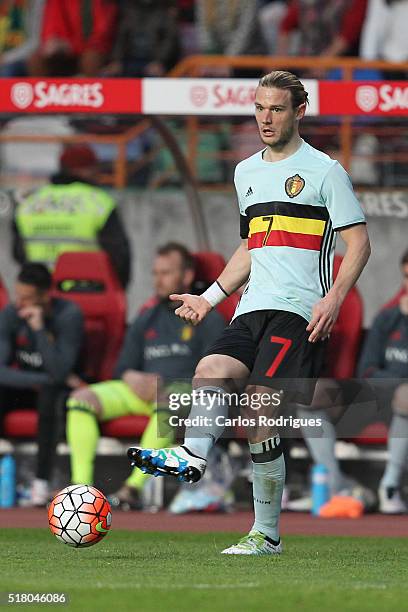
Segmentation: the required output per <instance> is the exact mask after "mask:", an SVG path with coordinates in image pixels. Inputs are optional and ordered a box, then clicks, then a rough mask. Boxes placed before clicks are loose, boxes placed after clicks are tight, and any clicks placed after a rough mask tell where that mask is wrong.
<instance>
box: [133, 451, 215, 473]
mask: <svg viewBox="0 0 408 612" xmlns="http://www.w3.org/2000/svg"><path fill="white" fill-rule="evenodd" d="M127 455H128V458H129V460H130V464H131V466H132V467H138V468H139V469H140V470H142V472H144V473H145V474H152V475H153V476H174V477H175V478H177V479H178V480H181V481H183V482H198V481H199V480H200V478H201V477H202V476H203V475H204V472H205V468H206V467H207V461H206V460H205V459H203V458H202V457H198V456H197V455H194V454H193V453H192V452H191V451H189V450H188V448H186V447H185V446H175V447H173V448H159V449H154V448H138V447H137V446H136V447H132V448H129V449H128V452H127Z"/></svg>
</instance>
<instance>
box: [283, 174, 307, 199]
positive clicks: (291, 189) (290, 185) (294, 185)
mask: <svg viewBox="0 0 408 612" xmlns="http://www.w3.org/2000/svg"><path fill="white" fill-rule="evenodd" d="M304 186H305V179H303V178H302V177H301V176H300V175H299V174H295V175H294V176H290V177H289V178H287V179H286V181H285V191H286V193H287V194H288V196H289V197H290V198H294V197H296V196H297V195H299V193H300V192H301V191H302V189H303V187H304Z"/></svg>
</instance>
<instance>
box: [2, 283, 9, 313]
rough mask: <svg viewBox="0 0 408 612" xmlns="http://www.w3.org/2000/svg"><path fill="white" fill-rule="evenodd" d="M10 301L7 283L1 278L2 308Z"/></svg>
mask: <svg viewBox="0 0 408 612" xmlns="http://www.w3.org/2000/svg"><path fill="white" fill-rule="evenodd" d="M8 302H9V295H8V291H7V288H6V286H5V284H4V283H3V281H2V280H1V278H0V310H1V309H2V308H4V306H5V305H6V304H8Z"/></svg>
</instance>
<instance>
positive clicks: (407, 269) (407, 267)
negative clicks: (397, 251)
mask: <svg viewBox="0 0 408 612" xmlns="http://www.w3.org/2000/svg"><path fill="white" fill-rule="evenodd" d="M401 271H402V284H403V285H404V289H405V291H406V292H407V293H408V264H404V265H403V266H402V268H401Z"/></svg>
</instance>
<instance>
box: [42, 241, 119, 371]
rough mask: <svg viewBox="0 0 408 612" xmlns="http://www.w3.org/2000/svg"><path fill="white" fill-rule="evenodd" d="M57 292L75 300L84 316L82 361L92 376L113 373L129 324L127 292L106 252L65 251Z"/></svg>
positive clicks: (58, 270)
mask: <svg viewBox="0 0 408 612" xmlns="http://www.w3.org/2000/svg"><path fill="white" fill-rule="evenodd" d="M53 283H54V290H53V291H54V295H56V296H59V297H63V298H65V299H69V300H73V301H74V302H75V303H76V304H78V306H79V307H80V308H81V310H82V312H83V314H84V318H85V343H84V351H83V363H84V368H85V372H84V373H85V375H86V376H87V377H88V378H89V379H91V380H96V381H99V380H108V379H110V378H111V377H112V373H113V368H114V366H115V363H116V360H117V357H118V355H119V351H120V349H121V346H122V342H123V338H124V334H125V327H126V296H125V293H124V291H123V289H122V287H121V286H120V283H119V280H118V278H117V276H116V273H115V272H114V270H113V268H112V265H111V263H110V261H109V258H108V256H107V255H106V253H104V252H91V253H89V252H88V253H63V254H62V255H61V256H60V257H59V258H58V261H57V264H56V267H55V271H54V274H53Z"/></svg>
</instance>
